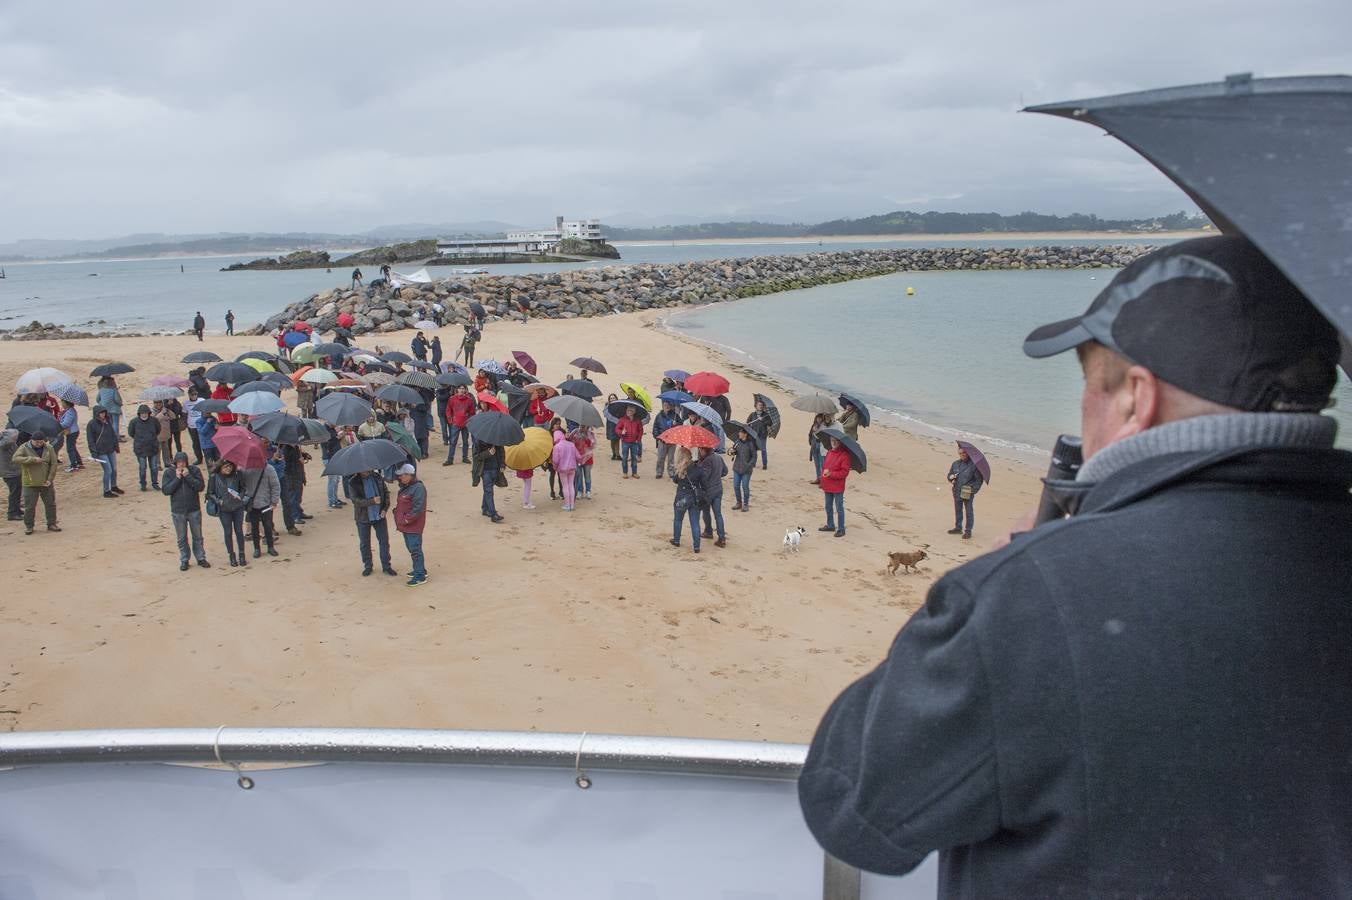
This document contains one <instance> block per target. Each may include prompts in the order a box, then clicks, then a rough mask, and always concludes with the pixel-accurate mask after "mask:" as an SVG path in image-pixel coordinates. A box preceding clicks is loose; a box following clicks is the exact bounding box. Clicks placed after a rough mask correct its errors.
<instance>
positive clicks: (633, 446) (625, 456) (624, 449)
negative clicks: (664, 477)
mask: <svg viewBox="0 0 1352 900" xmlns="http://www.w3.org/2000/svg"><path fill="white" fill-rule="evenodd" d="M642 456H643V445H642V444H640V443H639V442H638V441H620V472H621V474H624V475H628V474H629V467H630V466H633V467H634V468H633V471H634V474H635V475H637V474H638V461H639V459H640V458H642Z"/></svg>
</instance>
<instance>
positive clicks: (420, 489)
mask: <svg viewBox="0 0 1352 900" xmlns="http://www.w3.org/2000/svg"><path fill="white" fill-rule="evenodd" d="M395 477H397V478H398V480H399V496H398V498H397V499H396V500H395V503H394V527H395V528H397V529H398V530H399V533H400V534H402V535H403V536H404V548H405V549H406V550H408V555H409V557H410V558H411V559H412V561H413V571H411V572H409V573H408V581H407V582H405V583H406V584H407V585H408V586H409V587H418V586H419V585H423V584H426V583H427V561H426V559H425V558H424V557H423V548H422V536H423V528H424V527H425V526H426V524H427V485H425V484H423V483H422V482H421V481H419V480H418V470H417V468H415V467H414V466H413V465H412V464H411V463H404V464H403V465H402V466H400V467H399V469H398V471H397V472H396V473H395Z"/></svg>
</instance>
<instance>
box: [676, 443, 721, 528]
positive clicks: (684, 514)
mask: <svg viewBox="0 0 1352 900" xmlns="http://www.w3.org/2000/svg"><path fill="white" fill-rule="evenodd" d="M709 437H710V438H711V439H712V438H713V435H712V434H710V435H709ZM671 480H672V481H674V482H675V483H676V496H675V497H674V498H672V501H671V509H672V518H671V546H673V547H679V546H681V527H682V525H683V524H684V522H685V520H686V519H689V520H690V543H691V545H692V546H693V547H694V549H695V552H696V553H698V552H699V539H700V532H699V509H700V504H701V502H702V499H703V495H702V493H701V491H702V487H701V485H702V481H701V480H700V477H699V472H698V470H697V469H696V467H695V460H694V457H692V456H691V455H690V448H688V447H684V446H682V447H677V449H676V465H675V469H674V472H673V474H672V476H671Z"/></svg>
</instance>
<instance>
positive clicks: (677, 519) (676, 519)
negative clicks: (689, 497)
mask: <svg viewBox="0 0 1352 900" xmlns="http://www.w3.org/2000/svg"><path fill="white" fill-rule="evenodd" d="M687 518H689V519H690V542H691V543H692V544H693V545H694V547H695V549H696V550H698V549H699V507H698V506H696V505H695V504H693V503H692V504H690V508H689V509H686V510H679V509H676V508H674V507H673V508H672V519H671V539H672V540H673V541H675V542H676V543H678V544H679V543H680V542H681V523H682V522H683V521H684V520H685V519H687Z"/></svg>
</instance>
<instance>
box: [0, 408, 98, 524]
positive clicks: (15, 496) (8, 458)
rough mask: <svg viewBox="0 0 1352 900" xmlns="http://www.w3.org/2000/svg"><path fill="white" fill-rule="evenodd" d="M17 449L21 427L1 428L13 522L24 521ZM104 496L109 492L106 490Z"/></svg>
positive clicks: (0, 458)
mask: <svg viewBox="0 0 1352 900" xmlns="http://www.w3.org/2000/svg"><path fill="white" fill-rule="evenodd" d="M90 424H91V425H92V424H93V423H90ZM113 439H114V440H116V439H117V438H116V437H114V438H113ZM17 449H19V429H17V428H5V429H4V430H0V479H4V482H5V487H6V488H7V489H8V491H9V506H8V519H9V521H11V522H22V521H23V473H22V472H21V471H20V469H19V467H18V466H16V465H14V451H15V450H17ZM105 483H106V481H105ZM104 496H105V497H106V496H108V494H107V493H106V492H105V493H104ZM113 496H117V495H116V494H114V495H113Z"/></svg>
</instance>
